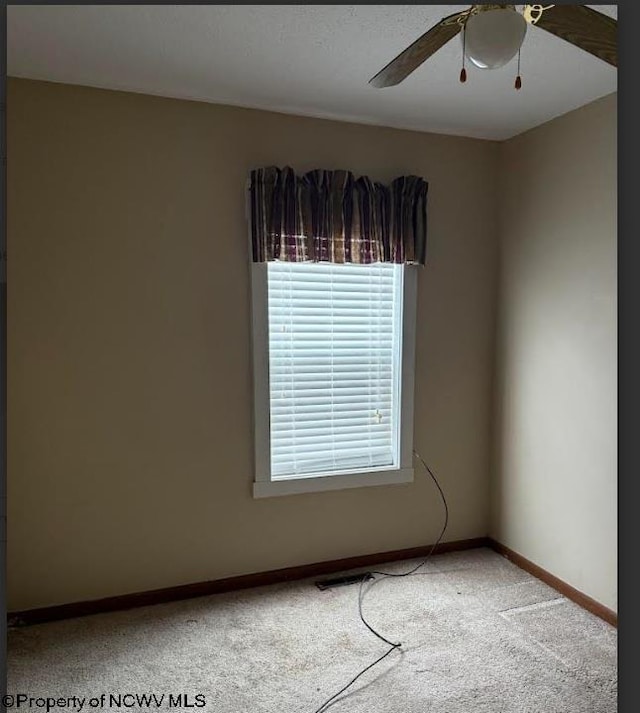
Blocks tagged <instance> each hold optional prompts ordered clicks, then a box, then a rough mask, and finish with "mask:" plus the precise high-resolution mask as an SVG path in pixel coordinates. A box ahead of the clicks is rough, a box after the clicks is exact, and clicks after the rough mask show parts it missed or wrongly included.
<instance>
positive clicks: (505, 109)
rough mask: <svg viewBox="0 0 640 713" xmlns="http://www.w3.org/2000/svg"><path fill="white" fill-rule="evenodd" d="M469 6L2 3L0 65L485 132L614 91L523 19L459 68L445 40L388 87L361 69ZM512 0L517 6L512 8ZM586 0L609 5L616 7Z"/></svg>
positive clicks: (358, 118)
mask: <svg viewBox="0 0 640 713" xmlns="http://www.w3.org/2000/svg"><path fill="white" fill-rule="evenodd" d="M467 7H468V5H102V6H100V5H58V6H56V5H12V6H8V7H7V45H8V46H7V63H8V74H9V75H10V76H15V77H27V78H31V79H43V80H49V81H54V82H66V83H69V84H82V85H88V86H94V87H102V88H106V89H121V90H126V91H132V92H142V93H146V94H156V95H162V96H168V97H177V98H182V99H194V100H198V101H206V102H213V103H219V104H233V105H238V106H245V107H254V108H260V109H268V110H272V111H278V112H284V113H288V114H299V115H303V116H315V117H324V118H331V119H339V120H343V121H355V122H359V123H366V124H379V125H383V126H393V127H398V128H404V129H414V130H419V131H432V132H437V133H444V134H455V135H462V136H471V137H477V138H485V139H497V140H501V139H507V138H510V137H512V136H514V135H516V134H519V133H521V132H522V131H525V130H527V129H530V128H532V127H534V126H537V125H539V124H541V123H544V122H545V121H548V120H549V119H551V118H553V117H555V116H559V115H560V114H564V113H566V112H568V111H571V110H572V109H575V108H577V107H579V106H582V105H584V104H587V103H589V102H590V101H593V100H594V99H597V98H599V97H601V96H604V95H606V94H610V93H611V92H614V91H616V88H617V71H616V69H615V68H614V67H611V66H610V65H608V64H606V63H605V62H603V61H601V60H599V59H597V58H595V57H592V56H591V55H589V54H588V53H586V52H584V51H583V50H580V49H578V48H577V47H574V46H573V45H570V44H568V43H567V42H564V41H562V40H560V39H558V38H556V37H554V36H553V35H550V34H549V33H547V32H545V31H544V30H540V29H537V28H535V27H529V28H528V31H527V36H526V38H525V41H524V44H523V47H522V61H521V75H522V82H523V87H522V89H521V90H520V91H516V90H515V89H514V87H513V83H514V79H515V74H516V68H515V66H516V61H515V59H514V60H512V61H511V62H510V63H509V64H508V65H507V66H506V67H503V68H501V69H498V70H491V71H487V70H484V71H483V70H480V69H476V68H474V67H469V64H470V63H467V72H468V79H467V82H466V84H460V82H459V81H458V75H459V72H460V67H461V43H460V40H459V38H457V37H456V38H454V39H453V40H452V41H451V42H449V43H448V44H447V45H445V46H444V47H443V48H442V49H441V50H440V51H438V52H437V53H436V54H435V55H434V56H433V57H431V58H430V59H428V60H427V61H426V62H425V63H424V64H423V65H421V66H420V67H419V68H418V69H417V70H416V71H415V72H414V73H413V74H412V75H410V76H409V77H408V78H407V79H406V80H405V81H404V82H402V83H401V84H400V85H398V86H396V87H389V88H386V89H375V88H373V87H371V86H370V85H369V84H368V80H369V79H370V78H371V77H372V76H373V75H374V74H376V72H378V70H380V69H382V67H383V66H384V65H386V64H387V63H388V62H389V61H390V60H391V59H393V58H394V57H395V56H396V55H397V54H398V53H399V52H401V51H402V50H403V49H404V48H405V47H407V45H409V44H410V43H411V42H413V41H414V40H415V39H417V37H419V36H420V35H421V34H423V33H424V32H425V31H426V30H427V29H428V28H429V27H430V26H431V25H433V24H435V23H436V22H438V21H439V20H440V19H441V18H442V17H444V16H446V15H450V14H452V13H454V12H458V11H460V10H463V9H465V8H467ZM519 7H521V6H519ZM591 7H593V8H595V9H596V10H599V11H600V12H604V13H606V14H607V15H610V16H612V17H617V6H615V5H604V6H603V5H592V6H591Z"/></svg>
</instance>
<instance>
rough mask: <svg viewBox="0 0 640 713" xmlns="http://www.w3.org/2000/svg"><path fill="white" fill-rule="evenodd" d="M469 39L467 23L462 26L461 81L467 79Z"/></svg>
mask: <svg viewBox="0 0 640 713" xmlns="http://www.w3.org/2000/svg"><path fill="white" fill-rule="evenodd" d="M466 39H467V28H466V26H465V25H463V26H462V69H461V70H460V81H461V82H463V83H464V82H466V81H467V70H466V69H465V68H464V58H465V43H466Z"/></svg>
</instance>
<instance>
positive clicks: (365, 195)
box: [249, 166, 428, 265]
mask: <svg viewBox="0 0 640 713" xmlns="http://www.w3.org/2000/svg"><path fill="white" fill-rule="evenodd" d="M427 188H428V184H427V182H426V181H425V180H423V179H422V178H418V177H417V176H402V177H400V178H396V179H395V180H394V181H392V183H391V185H390V186H385V185H382V184H380V183H375V182H373V181H371V180H370V179H369V178H367V177H366V176H361V177H360V178H357V179H356V178H354V176H353V174H352V173H350V172H349V171H323V170H319V169H318V170H315V171H309V173H305V174H304V175H301V176H297V175H296V174H295V173H294V172H293V169H291V168H289V167H286V168H275V167H273V166H271V167H269V168H259V169H256V170H254V171H251V175H250V184H249V199H250V222H251V240H252V245H253V261H254V262H268V261H271V260H285V261H288V262H304V261H316V262H320V261H326V262H339V263H342V262H356V263H371V262H396V263H418V264H420V265H424V262H425V254H426V239H427Z"/></svg>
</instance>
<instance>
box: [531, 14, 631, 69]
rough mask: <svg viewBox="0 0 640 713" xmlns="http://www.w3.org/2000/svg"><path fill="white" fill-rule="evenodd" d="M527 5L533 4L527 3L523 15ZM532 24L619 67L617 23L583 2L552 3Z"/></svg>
mask: <svg viewBox="0 0 640 713" xmlns="http://www.w3.org/2000/svg"><path fill="white" fill-rule="evenodd" d="M538 7H539V6H538ZM529 8H535V6H531V5H527V6H526V9H525V16H527V9H529ZM532 24H534V26H535V27H541V28H542V29H543V30H546V31H547V32H550V33H551V34H552V35H556V36H557V37H561V38H562V39H563V40H566V41H567V42H571V44H572V45H575V46H576V47H580V49H583V50H585V51H586V52H589V53H590V54H592V55H595V56H596V57H599V58H600V59H603V60H604V61H605V62H608V63H609V64H612V65H613V66H614V67H617V66H618V41H617V30H618V23H617V22H616V20H614V19H613V18H612V17H608V16H607V15H603V14H602V13H601V12H597V11H596V10H593V9H592V8H590V7H587V6H586V5H552V6H551V7H550V8H549V9H547V10H542V14H541V16H540V18H539V19H538V20H537V21H533V23H532Z"/></svg>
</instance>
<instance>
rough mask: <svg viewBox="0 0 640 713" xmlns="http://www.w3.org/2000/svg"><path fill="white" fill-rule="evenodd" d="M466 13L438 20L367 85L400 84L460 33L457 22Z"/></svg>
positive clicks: (386, 85)
mask: <svg viewBox="0 0 640 713" xmlns="http://www.w3.org/2000/svg"><path fill="white" fill-rule="evenodd" d="M468 13H469V11H468V10H465V11H463V12H458V13H456V14H455V15H449V16H448V17H445V18H444V19H442V20H440V22H439V23H438V24H437V25H434V26H433V27H432V28H431V29H430V30H428V31H427V32H425V33H424V35H422V37H419V38H418V39H417V40H416V41H415V42H414V43H413V44H411V45H409V47H407V49H406V50H405V51H404V52H401V53H400V54H399V55H398V56H397V57H396V58H395V59H393V60H391V62H389V64H388V65H387V66H386V67H384V69H381V70H380V71H379V72H378V74H376V76H375V77H373V78H372V79H370V80H369V84H372V85H373V86H374V87H378V88H382V87H392V86H394V85H395V84H400V82H401V81H402V80H403V79H404V78H405V77H407V76H408V75H409V74H411V72H413V70H414V69H417V68H418V67H419V66H420V65H421V64H422V63H423V62H424V61H425V60H426V59H428V58H429V57H431V55H432V54H434V52H437V51H438V50H439V49H440V48H441V47H442V46H443V45H444V44H446V43H447V42H448V41H449V40H450V39H452V38H453V37H455V36H456V35H457V34H458V32H460V30H461V28H462V25H461V24H460V23H459V22H458V21H457V20H458V18H460V17H465V16H466V15H467V14H468Z"/></svg>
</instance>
